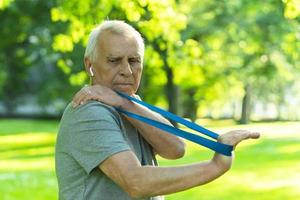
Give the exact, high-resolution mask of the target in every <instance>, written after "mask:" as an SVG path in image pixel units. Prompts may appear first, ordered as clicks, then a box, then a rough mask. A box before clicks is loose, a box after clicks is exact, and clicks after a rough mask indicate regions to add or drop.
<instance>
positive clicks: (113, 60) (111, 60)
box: [108, 59, 119, 63]
mask: <svg viewBox="0 0 300 200" xmlns="http://www.w3.org/2000/svg"><path fill="white" fill-rule="evenodd" d="M108 62H110V63H117V62H119V60H118V59H109V60H108Z"/></svg>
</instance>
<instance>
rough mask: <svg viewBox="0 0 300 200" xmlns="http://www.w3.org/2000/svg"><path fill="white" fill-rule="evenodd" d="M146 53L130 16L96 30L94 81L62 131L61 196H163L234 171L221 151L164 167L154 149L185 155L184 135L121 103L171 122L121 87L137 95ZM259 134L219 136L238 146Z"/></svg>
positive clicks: (90, 63)
mask: <svg viewBox="0 0 300 200" xmlns="http://www.w3.org/2000/svg"><path fill="white" fill-rule="evenodd" d="M143 55H144V43H143V39H142V37H141V35H140V34H139V33H138V32H137V31H136V30H135V29H134V28H133V27H131V26H130V25H128V24H126V23H124V22H121V21H105V22H103V23H102V24H101V25H99V26H98V27H96V28H95V29H94V30H93V31H92V32H91V34H90V38H89V42H88V45H87V48H86V52H85V58H84V63H85V68H86V71H87V73H88V74H89V75H90V77H91V82H92V86H90V87H88V88H84V89H82V90H81V91H80V92H79V93H77V95H76V96H75V98H74V102H73V103H74V105H73V106H72V105H71V104H69V105H68V106H67V108H66V110H65V112H64V114H63V117H62V119H61V123H60V129H59V133H58V137H57V143H56V154H55V158H56V172H57V178H58V183H59V199H61V200H67V199H70V200H83V199H86V200H96V199H97V200H102V199H103V200H110V199H111V200H114V199H116V200H119V199H120V200H123V199H124V200H127V199H152V200H155V199H163V197H161V196H160V195H164V194H170V193H174V192H178V191H182V190H186V189H189V188H192V187H196V186H199V185H202V184H205V183H208V182H210V181H212V180H214V179H216V178H217V177H219V176H221V175H222V174H224V173H225V172H226V171H227V170H229V168H230V166H231V163H232V157H229V156H223V155H220V154H217V153H216V154H215V155H214V157H213V158H212V159H211V160H210V161H205V162H199V163H194V164H191V165H186V166H178V167H158V166H157V162H156V159H155V154H159V155H160V156H162V157H164V158H167V159H177V158H180V157H182V156H183V155H184V151H185V145H184V143H183V141H182V140H181V139H179V138H178V137H176V136H173V135H171V134H169V133H166V132H164V131H162V130H159V129H156V128H154V127H152V126H149V125H147V124H144V123H142V122H139V121H137V120H134V119H131V118H128V117H125V116H123V115H121V114H119V113H118V112H117V111H116V109H115V108H116V107H118V108H122V109H124V110H127V111H130V112H133V113H137V114H139V115H142V116H146V117H148V118H152V119H155V120H157V121H160V122H163V123H166V124H168V125H171V123H170V122H169V121H168V120H166V119H165V118H163V117H162V116H160V115H158V114H156V113H154V112H152V111H150V110H149V109H147V108H145V107H142V106H140V105H138V104H135V103H132V102H130V101H128V100H126V99H123V98H122V97H120V96H119V95H117V94H116V93H115V92H114V91H120V92H124V93H126V94H128V95H131V96H135V93H136V91H137V89H138V87H139V83H140V79H141V74H142V69H143ZM88 100H89V101H88ZM78 104H79V105H78ZM258 137H259V134H258V133H253V132H249V131H241V130H237V131H231V132H228V133H226V134H223V135H222V136H220V138H219V141H220V142H222V143H225V144H229V145H234V146H236V145H237V144H238V143H239V142H241V141H242V140H245V139H248V138H258Z"/></svg>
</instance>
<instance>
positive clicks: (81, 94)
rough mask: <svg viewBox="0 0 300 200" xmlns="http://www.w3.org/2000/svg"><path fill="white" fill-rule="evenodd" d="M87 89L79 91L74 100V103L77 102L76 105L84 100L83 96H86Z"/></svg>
mask: <svg viewBox="0 0 300 200" xmlns="http://www.w3.org/2000/svg"><path fill="white" fill-rule="evenodd" d="M85 88H86V87H83V88H82V89H81V90H79V91H78V92H77V93H76V94H75V96H74V98H73V102H75V103H76V104H79V103H80V99H81V98H82V96H85V95H86V89H85Z"/></svg>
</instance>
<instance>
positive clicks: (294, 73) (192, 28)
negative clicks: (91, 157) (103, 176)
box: [0, 0, 300, 200]
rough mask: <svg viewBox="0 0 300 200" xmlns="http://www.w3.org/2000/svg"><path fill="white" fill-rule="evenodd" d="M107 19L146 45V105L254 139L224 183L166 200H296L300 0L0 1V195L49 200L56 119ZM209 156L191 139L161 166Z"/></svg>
mask: <svg viewBox="0 0 300 200" xmlns="http://www.w3.org/2000/svg"><path fill="white" fill-rule="evenodd" d="M105 19H119V20H123V21H125V22H127V23H129V24H131V25H132V26H134V27H135V28H136V29H137V30H138V31H139V32H140V33H141V34H142V36H143V38H144V40H145V45H146V50H145V60H144V71H143V78H142V82H141V86H140V89H139V91H138V93H139V95H140V96H141V97H142V99H143V100H144V101H147V102H149V103H151V104H154V105H157V106H160V107H162V108H164V109H167V110H169V111H171V112H173V113H176V114H178V115H180V116H182V117H185V118H188V119H190V120H192V121H195V122H197V123H199V124H201V125H204V126H206V127H208V128H210V129H212V130H215V131H217V132H219V133H224V132H226V131H228V130H231V129H236V128H238V129H242V128H245V129H249V130H255V131H260V132H261V133H262V138H261V139H260V140H258V141H249V142H246V143H245V144H243V145H241V147H240V148H238V150H237V156H236V161H235V164H234V166H233V169H232V170H231V171H230V172H229V173H228V174H226V175H225V176H224V177H222V178H220V179H219V180H217V181H215V182H213V183H210V184H208V185H206V186H201V187H198V188H195V189H192V190H188V191H185V192H180V193H177V194H172V195H168V196H166V199H167V200H171V199H172V200H175V199H189V200H192V199H194V200H196V199H204V200H215V199H218V200H220V199H244V200H246V199H247V200H248V199H251V200H253V199H255V200H256V199H262V200H271V199H272V200H273V199H283V198H285V199H299V197H300V191H299V186H300V174H299V171H300V143H299V142H300V124H299V120H300V109H299V106H300V81H298V80H299V77H300V51H299V49H300V0H265V1H260V0H251V1H249V0H248V1H247V0H228V1H225V0H218V1H217V0H215V1H213V0H185V1H183V0H159V1H158V0H131V1H130V0H122V1H121V0H68V1H63V0H47V1H46V0H0V27H1V28H0V38H1V39H0V199H4V200H11V199H49V200H52V199H57V183H56V177H55V171H54V145H55V139H56V133H57V130H58V126H59V119H60V117H61V115H62V113H63V111H64V108H65V107H66V105H67V104H68V103H69V102H70V101H71V99H72V97H73V96H74V94H75V93H76V91H78V90H79V89H80V88H81V87H82V86H83V85H84V84H88V82H89V79H88V76H87V74H86V73H85V71H84V66H83V54H84V50H85V46H86V44H87V40H88V35H89V32H90V31H91V29H92V28H93V27H95V25H97V24H99V23H101V22H102V21H103V20H105ZM211 156H212V152H209V151H208V150H206V149H204V148H202V147H199V146H197V145H195V144H191V143H188V147H187V154H186V156H185V157H184V158H182V159H180V160H177V161H167V160H164V159H161V158H160V159H159V160H160V164H161V165H162V166H170V165H178V164H188V163H192V162H197V161H200V160H206V159H209V158H210V157H211Z"/></svg>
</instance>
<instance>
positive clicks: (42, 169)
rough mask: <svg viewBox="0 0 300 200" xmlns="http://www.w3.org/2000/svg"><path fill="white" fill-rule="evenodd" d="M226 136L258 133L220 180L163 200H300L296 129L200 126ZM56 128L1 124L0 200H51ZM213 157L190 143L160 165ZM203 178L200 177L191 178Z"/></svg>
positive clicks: (288, 125) (299, 133) (286, 125)
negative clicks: (236, 131) (239, 132)
mask: <svg viewBox="0 0 300 200" xmlns="http://www.w3.org/2000/svg"><path fill="white" fill-rule="evenodd" d="M200 123H201V124H205V125H206V126H207V127H210V128H211V129H213V130H215V131H217V132H219V133H224V132H225V131H227V130H231V129H243V128H245V129H251V130H256V131H260V132H261V133H262V137H261V139H260V140H256V141H247V142H245V143H243V144H242V145H241V146H239V147H238V149H237V152H236V158H235V162H234V165H233V168H232V169H231V170H230V171H229V172H228V173H227V174H226V175H224V176H223V177H221V178H219V179H218V180H216V181H214V182H212V183H209V184H207V185H205V186H200V187H197V188H194V189H190V190H188V191H185V192H180V193H177V194H172V195H168V196H167V197H166V199H167V200H175V199H176V200H182V199H188V200H198V199H201V200H223V199H230V200H235V199H239V200H281V199H284V200H297V199H300V189H299V188H300V173H299V172H300V123H296V122H295V123H294V122H293V123H292V122H276V123H256V124H252V125H246V126H237V125H232V124H231V123H225V125H222V123H219V122H217V123H211V124H217V126H211V125H210V123H207V122H206V121H203V122H201V121H200ZM57 126H58V122H56V121H39V120H0V200H17V199H20V200H55V199H57V183H56V178H55V172H54V143H55V138H56V131H57ZM211 156H212V152H211V151H209V150H207V149H204V148H202V147H200V146H197V145H195V144H191V143H188V145H187V153H186V155H185V157H184V158H182V159H179V160H176V161H168V160H164V159H161V158H159V162H160V165H162V166H171V165H182V164H189V163H193V162H197V161H201V160H207V159H210V158H211ZM195 178H201V177H195Z"/></svg>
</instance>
